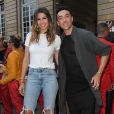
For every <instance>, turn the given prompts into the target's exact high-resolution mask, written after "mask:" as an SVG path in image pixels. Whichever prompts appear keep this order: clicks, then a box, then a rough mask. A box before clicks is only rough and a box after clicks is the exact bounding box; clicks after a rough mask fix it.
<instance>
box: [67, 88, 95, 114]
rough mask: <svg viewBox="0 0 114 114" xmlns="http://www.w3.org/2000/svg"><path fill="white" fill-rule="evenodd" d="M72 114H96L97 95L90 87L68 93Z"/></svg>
mask: <svg viewBox="0 0 114 114" xmlns="http://www.w3.org/2000/svg"><path fill="white" fill-rule="evenodd" d="M66 98H67V103H68V107H69V111H70V114H95V97H94V95H93V93H92V92H91V90H90V89H87V90H84V91H81V92H78V93H69V92H67V94H66Z"/></svg>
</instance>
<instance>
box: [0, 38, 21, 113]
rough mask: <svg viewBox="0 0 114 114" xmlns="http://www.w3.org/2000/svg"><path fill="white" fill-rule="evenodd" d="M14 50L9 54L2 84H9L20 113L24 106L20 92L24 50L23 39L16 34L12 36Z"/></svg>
mask: <svg viewBox="0 0 114 114" xmlns="http://www.w3.org/2000/svg"><path fill="white" fill-rule="evenodd" d="M10 43H11V44H10V45H12V46H11V48H12V52H10V54H9V55H8V58H7V63H6V69H7V75H6V76H5V78H3V79H2V80H0V84H2V85H6V84H8V89H9V94H10V97H11V101H12V104H13V106H14V107H15V109H16V114H20V112H21V110H22V107H23V99H22V96H21V95H20V94H19V92H18V85H19V80H20V76H21V69H22V61H23V51H22V50H21V49H20V45H21V40H20V39H18V38H17V37H15V36H10Z"/></svg>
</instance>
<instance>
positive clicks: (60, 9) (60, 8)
mask: <svg viewBox="0 0 114 114" xmlns="http://www.w3.org/2000/svg"><path fill="white" fill-rule="evenodd" d="M62 10H67V11H69V12H70V14H71V16H73V15H72V11H71V9H70V8H69V7H67V6H60V7H59V8H58V9H57V11H56V17H57V14H58V13H59V12H60V11H62Z"/></svg>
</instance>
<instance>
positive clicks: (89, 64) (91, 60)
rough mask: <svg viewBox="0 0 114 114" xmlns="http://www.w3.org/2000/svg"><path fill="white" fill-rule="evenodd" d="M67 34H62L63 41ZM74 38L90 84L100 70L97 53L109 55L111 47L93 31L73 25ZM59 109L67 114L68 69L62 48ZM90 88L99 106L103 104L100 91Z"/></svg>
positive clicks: (62, 113)
mask: <svg viewBox="0 0 114 114" xmlns="http://www.w3.org/2000/svg"><path fill="white" fill-rule="evenodd" d="M64 37H65V35H64V34H63V35H62V36H61V40H62V41H63V39H64ZM71 37H72V39H73V40H74V45H75V53H76V55H77V59H78V61H79V64H80V66H81V69H82V71H83V73H84V75H85V78H86V79H87V81H88V82H89V84H90V81H91V78H92V76H93V75H95V74H96V72H97V71H98V66H97V62H96V54H97V55H100V56H104V55H109V53H110V50H111V47H110V46H108V45H106V44H104V43H102V42H100V41H99V40H98V39H97V38H96V37H95V35H94V34H93V33H91V32H89V31H86V30H83V29H79V28H76V27H73V31H72V34H71ZM59 52H60V53H59V68H58V75H59V111H60V114H65V110H64V109H65V85H66V71H65V65H64V60H63V58H62V56H61V49H60V51H59ZM90 88H91V90H92V92H93V94H94V95H95V98H96V101H97V104H98V105H99V106H101V105H102V101H101V96H100V91H99V90H94V89H93V88H92V87H91V84H90ZM71 89H72V88H71Z"/></svg>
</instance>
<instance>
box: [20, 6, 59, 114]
mask: <svg viewBox="0 0 114 114" xmlns="http://www.w3.org/2000/svg"><path fill="white" fill-rule="evenodd" d="M60 43H61V41H60V37H59V36H57V35H55V30H54V27H53V25H52V19H51V16H50V14H49V11H48V10H47V9H46V8H39V9H38V10H37V11H36V12H35V18H34V23H33V26H32V32H30V33H29V34H28V35H27V37H26V41H25V56H24V61H23V67H22V75H21V80H20V88H19V91H20V93H21V94H24V108H23V111H22V113H23V112H24V111H25V114H33V113H34V110H35V108H36V105H37V99H38V97H39V95H40V92H41V90H42V93H43V98H44V109H43V113H45V114H54V106H55V99H56V94H57V90H58V83H57V79H56V77H57V75H56V72H55V65H54V62H53V57H54V58H55V61H56V63H57V64H58V51H59V48H60ZM28 65H29V72H28V79H27V82H26V87H25V93H24V77H25V74H26V71H27V68H28Z"/></svg>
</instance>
